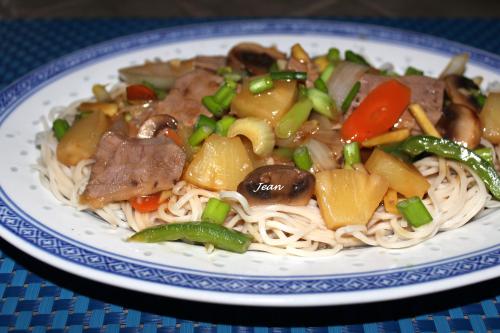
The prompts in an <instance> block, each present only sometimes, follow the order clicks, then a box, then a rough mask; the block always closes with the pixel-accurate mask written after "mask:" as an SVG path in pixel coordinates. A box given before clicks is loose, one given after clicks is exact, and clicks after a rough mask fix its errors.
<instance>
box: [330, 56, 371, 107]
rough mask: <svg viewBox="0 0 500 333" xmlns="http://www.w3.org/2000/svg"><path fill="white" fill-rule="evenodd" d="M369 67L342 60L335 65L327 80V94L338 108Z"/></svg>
mask: <svg viewBox="0 0 500 333" xmlns="http://www.w3.org/2000/svg"><path fill="white" fill-rule="evenodd" d="M368 69H369V67H367V66H363V65H359V64H355V63H352V62H348V61H344V62H341V63H339V64H338V65H337V67H335V70H334V71H333V74H332V76H331V77H330V79H329V80H328V94H329V95H330V97H331V98H332V99H333V100H334V101H335V104H336V105H337V108H338V110H340V109H341V107H342V102H344V99H345V98H346V96H347V94H349V92H350V91H351V89H352V87H353V86H354V84H355V83H356V82H357V81H359V79H360V78H361V77H362V76H363V74H365V72H366V71H367V70H368Z"/></svg>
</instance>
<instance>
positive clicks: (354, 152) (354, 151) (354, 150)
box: [344, 142, 361, 169]
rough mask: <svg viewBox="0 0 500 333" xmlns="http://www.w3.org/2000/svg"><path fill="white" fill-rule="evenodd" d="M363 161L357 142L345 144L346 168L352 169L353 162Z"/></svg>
mask: <svg viewBox="0 0 500 333" xmlns="http://www.w3.org/2000/svg"><path fill="white" fill-rule="evenodd" d="M357 163H361V152H360V150H359V144H358V143H357V142H351V143H348V144H346V145H344V168H345V169H352V165H353V164H357Z"/></svg>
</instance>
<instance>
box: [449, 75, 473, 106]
mask: <svg viewBox="0 0 500 333" xmlns="http://www.w3.org/2000/svg"><path fill="white" fill-rule="evenodd" d="M443 81H444V84H445V90H446V95H447V96H448V98H449V99H450V100H451V102H452V103H453V104H461V105H465V106H467V107H468V108H469V109H472V110H474V111H475V112H477V113H479V110H480V106H479V104H477V102H476V100H475V99H474V98H473V97H472V92H473V91H478V90H479V87H478V85H477V84H475V83H474V81H472V80H471V79H468V78H466V77H465V76H462V75H457V74H451V75H448V76H446V77H445V78H444V79H443Z"/></svg>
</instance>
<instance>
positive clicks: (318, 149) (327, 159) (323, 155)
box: [305, 139, 337, 172]
mask: <svg viewBox="0 0 500 333" xmlns="http://www.w3.org/2000/svg"><path fill="white" fill-rule="evenodd" d="M305 146H306V147H307V150H309V155H310V156H311V159H312V160H313V168H314V171H315V172H319V171H324V170H331V169H335V168H336V167H337V163H336V161H335V159H334V158H333V153H332V151H331V150H330V148H328V146H327V145H325V144H324V143H321V142H319V141H316V140H314V139H311V140H309V141H308V142H307V143H306V145H305Z"/></svg>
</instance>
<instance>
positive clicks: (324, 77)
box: [320, 64, 335, 83]
mask: <svg viewBox="0 0 500 333" xmlns="http://www.w3.org/2000/svg"><path fill="white" fill-rule="evenodd" d="M334 69H335V66H334V65H333V64H329V65H328V66H326V68H325V70H324V71H323V73H321V75H320V79H321V80H323V82H325V83H327V82H328V80H330V76H332V73H333V70H334Z"/></svg>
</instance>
